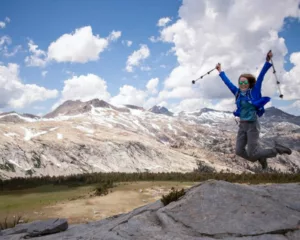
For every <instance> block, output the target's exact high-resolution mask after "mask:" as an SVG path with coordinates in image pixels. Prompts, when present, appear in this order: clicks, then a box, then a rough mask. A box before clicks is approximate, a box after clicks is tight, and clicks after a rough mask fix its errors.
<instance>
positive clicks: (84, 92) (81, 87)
mask: <svg viewBox="0 0 300 240" xmlns="http://www.w3.org/2000/svg"><path fill="white" fill-rule="evenodd" d="M95 98H98V99H102V100H104V101H108V100H109V99H110V94H109V92H108V91H107V85H106V82H105V80H104V79H102V78H100V77H99V76H97V75H95V74H87V75H80V76H73V77H72V78H71V79H67V80H65V81H64V88H63V90H62V92H61V99H60V100H59V101H58V102H57V103H56V104H54V106H53V107H52V109H55V108H56V107H58V106H59V105H60V104H62V103H63V102H65V101H67V100H81V101H84V102H85V101H89V100H92V99H95Z"/></svg>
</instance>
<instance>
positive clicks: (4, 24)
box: [0, 17, 10, 28]
mask: <svg viewBox="0 0 300 240" xmlns="http://www.w3.org/2000/svg"><path fill="white" fill-rule="evenodd" d="M9 22H10V19H9V18H8V17H6V18H5V19H4V22H3V21H0V28H5V27H6V23H9Z"/></svg>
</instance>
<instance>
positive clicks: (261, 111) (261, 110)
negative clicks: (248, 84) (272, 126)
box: [233, 88, 265, 117]
mask: <svg viewBox="0 0 300 240" xmlns="http://www.w3.org/2000/svg"><path fill="white" fill-rule="evenodd" d="M251 91H252V89H251V88H250V90H247V92H246V97H248V99H249V100H250V101H251V104H253V105H254V106H255V108H256V115H257V116H258V117H261V116H262V115H263V114H264V113H265V108H264V106H261V104H259V105H260V106H257V104H254V103H253V97H252V94H251ZM240 94H241V92H240V89H239V90H238V91H237V92H236V94H235V103H236V104H237V100H238V99H239V97H240ZM260 97H261V96H260ZM256 102H257V101H256ZM233 115H234V116H236V117H239V116H240V109H237V110H236V111H235V112H234V113H233Z"/></svg>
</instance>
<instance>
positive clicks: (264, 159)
mask: <svg viewBox="0 0 300 240" xmlns="http://www.w3.org/2000/svg"><path fill="white" fill-rule="evenodd" d="M258 161H259V163H260V165H261V167H262V169H263V170H264V169H266V168H267V167H268V162H267V159H266V158H259V159H258Z"/></svg>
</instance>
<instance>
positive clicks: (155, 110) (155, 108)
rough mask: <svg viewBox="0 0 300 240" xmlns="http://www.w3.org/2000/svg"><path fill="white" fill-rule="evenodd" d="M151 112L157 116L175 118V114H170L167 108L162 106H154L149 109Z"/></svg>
mask: <svg viewBox="0 0 300 240" xmlns="http://www.w3.org/2000/svg"><path fill="white" fill-rule="evenodd" d="M149 111H150V112H153V113H156V114H164V115H167V116H173V113H172V112H170V111H169V110H168V109H167V108H165V107H162V106H157V105H155V106H153V107H152V108H150V109H149Z"/></svg>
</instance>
